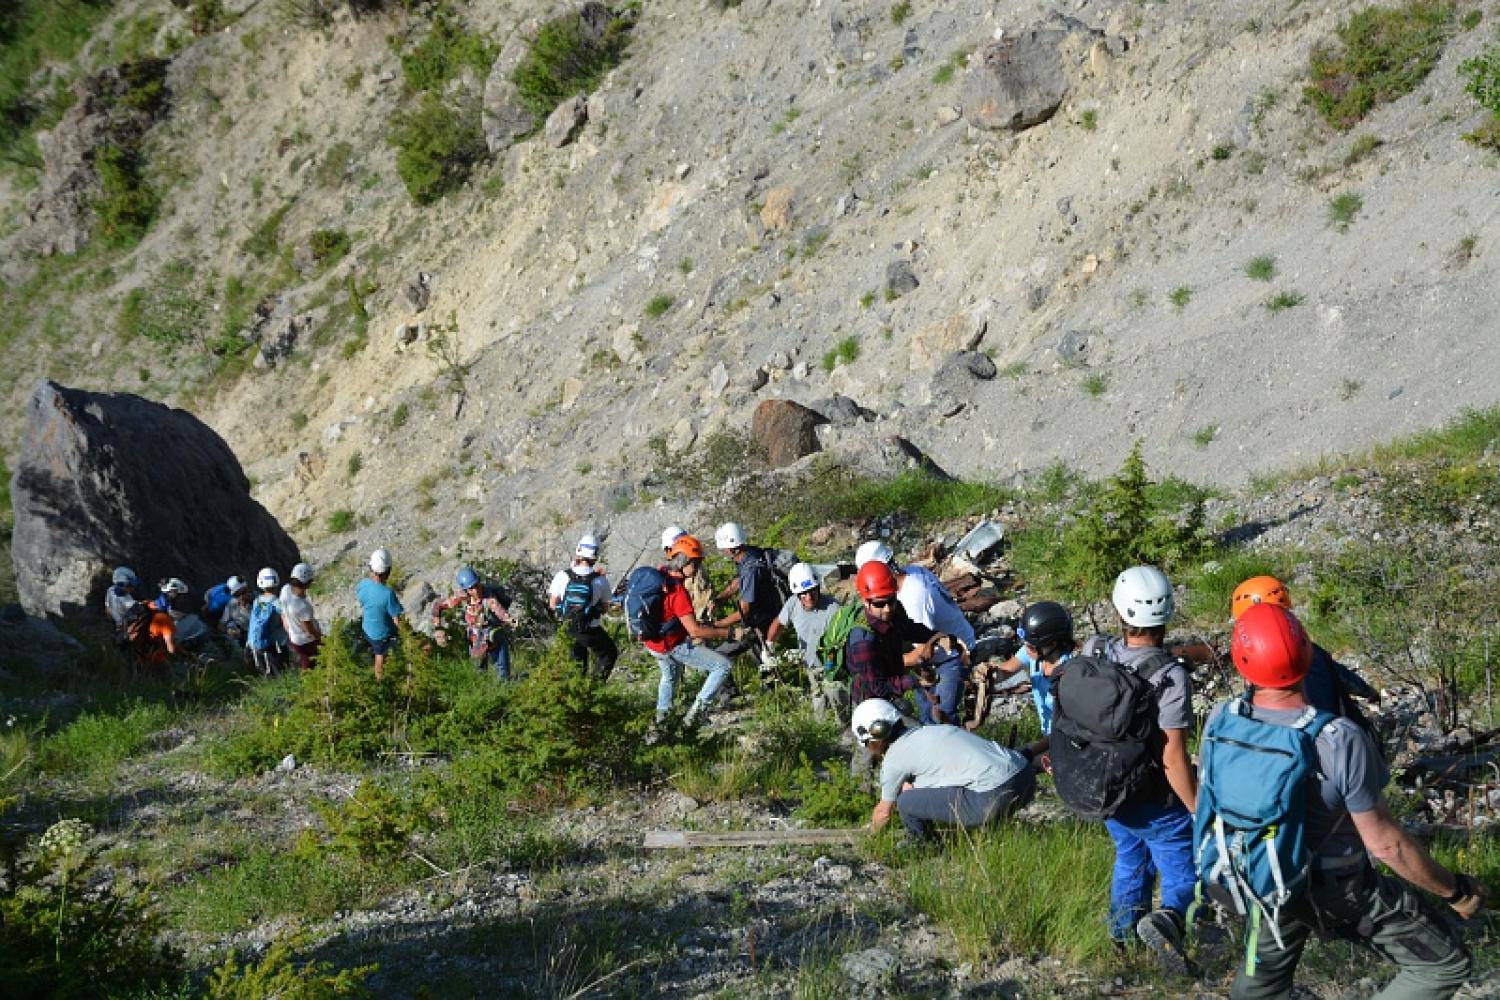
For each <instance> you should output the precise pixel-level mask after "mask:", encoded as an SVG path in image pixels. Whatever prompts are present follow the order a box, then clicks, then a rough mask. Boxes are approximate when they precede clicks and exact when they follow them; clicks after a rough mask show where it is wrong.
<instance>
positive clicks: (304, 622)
mask: <svg viewBox="0 0 1500 1000" xmlns="http://www.w3.org/2000/svg"><path fill="white" fill-rule="evenodd" d="M313 575H314V574H313V568H312V567H311V566H309V565H308V564H307V563H305V562H300V563H298V564H297V565H295V566H293V567H292V571H291V573H289V574H287V579H286V585H285V586H283V587H282V588H281V619H282V625H283V626H284V627H285V628H286V637H287V642H288V643H290V644H291V647H292V655H294V656H295V657H297V665H298V666H299V667H301V668H302V669H303V670H311V669H312V666H313V659H314V657H316V656H317V655H318V646H319V645H321V644H322V642H323V629H322V628H321V627H320V626H319V625H318V616H317V613H316V612H315V611H314V610H313V604H312V599H311V598H310V597H308V596H307V586H308V584H310V583H312V582H313Z"/></svg>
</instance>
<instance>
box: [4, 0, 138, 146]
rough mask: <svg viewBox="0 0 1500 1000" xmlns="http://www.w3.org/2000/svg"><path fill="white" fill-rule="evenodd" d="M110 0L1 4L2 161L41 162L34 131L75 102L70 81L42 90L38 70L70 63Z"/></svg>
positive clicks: (56, 82) (22, 0)
mask: <svg viewBox="0 0 1500 1000" xmlns="http://www.w3.org/2000/svg"><path fill="white" fill-rule="evenodd" d="M113 6H114V5H113V3H112V2H111V0H12V2H10V3H6V4H4V5H3V6H0V161H10V162H14V163H20V164H22V165H25V166H28V167H40V166H41V157H40V155H39V154H38V152H37V149H36V144H35V140H34V139H33V136H34V134H35V131H36V130H37V129H38V128H46V127H48V126H50V125H52V124H54V123H55V122H56V121H57V120H58V119H59V118H61V117H62V115H63V112H64V111H66V110H67V109H68V107H69V106H70V105H71V104H72V101H73V95H72V91H71V90H70V88H69V81H68V80H67V79H66V78H60V79H56V80H54V81H52V83H51V84H50V86H49V87H48V88H47V89H38V86H37V84H36V80H37V71H38V70H40V69H41V68H42V67H43V66H46V65H48V64H58V65H62V64H66V63H67V62H69V61H70V60H71V59H72V58H73V57H74V56H75V55H76V54H77V53H78V51H79V49H81V48H82V47H83V45H84V43H85V42H87V41H88V40H89V39H90V38H91V37H92V36H93V33H94V29H95V28H96V27H97V26H98V25H99V24H100V23H101V22H102V21H103V20H104V19H105V18H107V17H108V16H109V15H110V13H111V11H112V8H113Z"/></svg>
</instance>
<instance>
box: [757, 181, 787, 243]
mask: <svg viewBox="0 0 1500 1000" xmlns="http://www.w3.org/2000/svg"><path fill="white" fill-rule="evenodd" d="M794 200H795V193H794V192H793V191H792V189H791V188H790V187H786V186H785V185H783V186H781V187H774V188H772V189H771V190H769V191H767V192H766V200H765V202H764V203H763V204H762V205H761V209H760V224H761V225H762V226H764V227H765V228H766V231H767V232H771V233H784V232H786V231H787V230H788V229H790V228H791V225H792V204H793V202H794Z"/></svg>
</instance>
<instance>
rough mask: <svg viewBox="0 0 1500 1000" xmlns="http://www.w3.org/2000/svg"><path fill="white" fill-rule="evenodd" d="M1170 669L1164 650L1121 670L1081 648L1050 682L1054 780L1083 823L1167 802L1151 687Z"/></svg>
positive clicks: (1169, 657) (1120, 665)
mask: <svg viewBox="0 0 1500 1000" xmlns="http://www.w3.org/2000/svg"><path fill="white" fill-rule="evenodd" d="M1174 662H1176V658H1175V657H1173V656H1172V655H1171V654H1170V653H1167V652H1166V651H1162V652H1160V653H1158V654H1157V655H1155V656H1152V657H1150V658H1148V659H1146V660H1144V661H1142V662H1140V663H1137V664H1135V665H1133V666H1127V665H1125V664H1123V663H1117V662H1115V661H1114V660H1111V659H1110V658H1109V657H1108V656H1107V655H1105V654H1104V652H1103V650H1102V649H1090V647H1089V646H1085V647H1084V649H1083V651H1081V653H1080V655H1078V656H1075V657H1073V658H1072V659H1071V660H1068V661H1067V662H1066V663H1064V664H1062V666H1061V667H1059V668H1058V670H1057V672H1056V673H1054V674H1053V675H1052V692H1053V697H1054V698H1055V699H1056V707H1055V709H1054V711H1053V715H1052V738H1051V740H1050V748H1049V751H1048V752H1049V754H1050V755H1051V757H1052V779H1053V782H1054V783H1055V784H1056V787H1057V796H1058V798H1060V799H1062V800H1063V804H1064V805H1066V806H1067V807H1068V808H1069V809H1071V810H1073V812H1075V813H1077V814H1078V816H1079V817H1081V818H1082V819H1086V820H1092V821H1099V820H1104V819H1108V818H1109V817H1111V816H1113V815H1114V814H1115V813H1117V812H1119V810H1120V808H1121V807H1122V806H1124V805H1125V804H1126V803H1128V802H1139V801H1142V800H1143V799H1145V798H1147V797H1152V796H1164V795H1165V792H1166V774H1165V772H1164V771H1163V770H1162V766H1161V746H1162V739H1163V737H1162V732H1161V728H1160V727H1159V726H1158V725H1157V724H1156V712H1157V705H1156V691H1155V689H1154V688H1152V686H1151V684H1150V681H1151V678H1152V677H1154V676H1156V674H1157V673H1158V672H1160V671H1161V670H1163V669H1165V668H1166V667H1168V666H1170V665H1171V664H1172V663H1174Z"/></svg>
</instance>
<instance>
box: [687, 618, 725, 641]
mask: <svg viewBox="0 0 1500 1000" xmlns="http://www.w3.org/2000/svg"><path fill="white" fill-rule="evenodd" d="M677 621H678V622H680V623H681V624H682V627H683V630H684V631H686V632H687V634H688V635H690V636H692V637H693V638H694V639H697V640H699V641H700V642H703V641H707V640H709V639H732V638H733V635H732V633H733V631H734V630H733V629H729V628H719V627H716V626H713V625H704V624H703V623H702V622H700V621H698V619H696V618H694V617H693V616H692V615H678V616H677Z"/></svg>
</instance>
